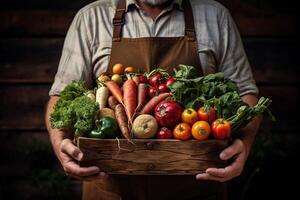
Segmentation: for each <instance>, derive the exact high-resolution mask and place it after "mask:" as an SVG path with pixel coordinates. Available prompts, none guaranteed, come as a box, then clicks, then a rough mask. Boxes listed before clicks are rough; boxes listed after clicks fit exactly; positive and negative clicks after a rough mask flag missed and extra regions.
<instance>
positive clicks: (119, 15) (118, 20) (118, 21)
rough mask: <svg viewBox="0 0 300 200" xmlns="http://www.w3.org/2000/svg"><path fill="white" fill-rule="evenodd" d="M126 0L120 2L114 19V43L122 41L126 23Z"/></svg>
mask: <svg viewBox="0 0 300 200" xmlns="http://www.w3.org/2000/svg"><path fill="white" fill-rule="evenodd" d="M125 10H126V0H120V1H119V3H118V7H117V10H116V13H115V16H114V18H113V29H114V30H113V41H120V40H121V35H122V34H121V32H122V26H123V24H124V23H125Z"/></svg>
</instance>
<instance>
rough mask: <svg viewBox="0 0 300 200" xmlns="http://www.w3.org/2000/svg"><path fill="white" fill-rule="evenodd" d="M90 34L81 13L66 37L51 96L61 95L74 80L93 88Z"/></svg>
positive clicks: (74, 20)
mask: <svg viewBox="0 0 300 200" xmlns="http://www.w3.org/2000/svg"><path fill="white" fill-rule="evenodd" d="M89 38H90V37H89V32H88V29H87V26H86V23H85V19H84V15H83V13H82V12H81V11H79V12H78V13H77V14H76V16H75V18H74V19H73V22H72V24H71V26H70V28H69V30H68V33H67V35H66V38H65V41H64V46H63V50H62V55H61V58H60V62H59V66H58V70H57V73H56V75H55V78H54V82H53V84H52V87H51V89H50V91H49V95H50V96H52V95H60V93H61V91H62V90H63V89H64V88H65V86H66V85H68V84H69V83H71V82H72V81H73V80H85V81H86V86H87V87H91V86H92V80H93V78H92V69H91V58H92V56H91V50H90V46H91V45H90V43H91V40H90V39H89Z"/></svg>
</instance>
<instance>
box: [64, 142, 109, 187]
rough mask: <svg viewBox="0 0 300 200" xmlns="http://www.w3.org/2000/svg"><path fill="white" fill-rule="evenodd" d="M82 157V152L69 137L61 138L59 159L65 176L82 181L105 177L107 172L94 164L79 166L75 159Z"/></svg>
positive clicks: (78, 159)
mask: <svg viewBox="0 0 300 200" xmlns="http://www.w3.org/2000/svg"><path fill="white" fill-rule="evenodd" d="M82 157H83V153H82V152H81V151H80V149H79V148H78V147H76V146H75V145H74V144H73V143H72V141H71V140H70V139H64V140H62V142H61V145H60V149H59V160H60V162H61V164H62V166H63V168H64V170H65V173H66V174H67V176H70V177H73V178H76V179H79V180H83V181H90V180H94V179H99V178H106V177H107V174H105V173H104V172H100V169H99V168H98V167H96V166H91V167H80V166H79V165H78V164H77V161H80V160H81V159H82Z"/></svg>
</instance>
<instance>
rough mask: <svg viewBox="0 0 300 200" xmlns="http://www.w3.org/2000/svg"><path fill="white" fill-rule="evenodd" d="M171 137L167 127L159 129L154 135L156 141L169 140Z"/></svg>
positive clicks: (171, 134)
mask: <svg viewBox="0 0 300 200" xmlns="http://www.w3.org/2000/svg"><path fill="white" fill-rule="evenodd" d="M172 136H173V133H172V131H171V130H170V129H168V128H167V127H162V128H160V129H159V131H158V132H157V134H156V138H158V139H171V138H172Z"/></svg>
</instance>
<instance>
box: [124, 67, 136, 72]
mask: <svg viewBox="0 0 300 200" xmlns="http://www.w3.org/2000/svg"><path fill="white" fill-rule="evenodd" d="M134 71H135V70H134V67H126V68H125V69H124V73H134Z"/></svg>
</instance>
